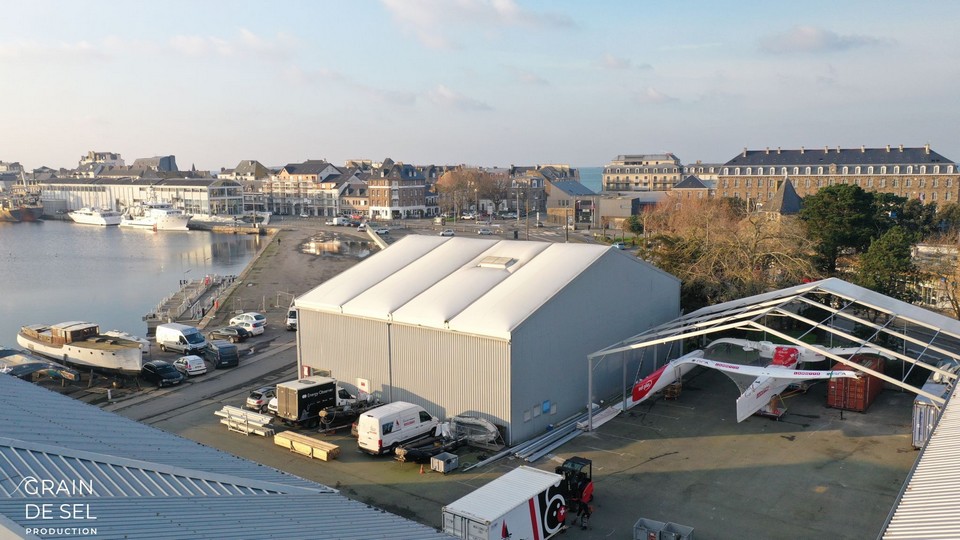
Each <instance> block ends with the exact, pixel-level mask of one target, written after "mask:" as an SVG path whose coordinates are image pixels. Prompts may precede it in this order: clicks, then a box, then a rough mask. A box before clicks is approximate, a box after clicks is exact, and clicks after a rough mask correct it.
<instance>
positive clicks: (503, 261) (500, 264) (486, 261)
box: [477, 256, 517, 270]
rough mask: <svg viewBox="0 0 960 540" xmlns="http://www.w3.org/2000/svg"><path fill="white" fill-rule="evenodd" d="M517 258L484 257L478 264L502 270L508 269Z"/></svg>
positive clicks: (482, 266)
mask: <svg viewBox="0 0 960 540" xmlns="http://www.w3.org/2000/svg"><path fill="white" fill-rule="evenodd" d="M516 262H517V260H516V259H513V258H510V257H492V256H491V257H484V258H482V259H480V262H479V263H477V266H479V267H480V268H499V269H500V270H506V269H507V268H509V267H510V266H512V265H513V264H514V263H516Z"/></svg>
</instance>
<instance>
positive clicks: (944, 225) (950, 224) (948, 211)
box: [936, 202, 960, 236]
mask: <svg viewBox="0 0 960 540" xmlns="http://www.w3.org/2000/svg"><path fill="white" fill-rule="evenodd" d="M936 222H937V226H938V228H939V229H940V231H942V232H943V233H945V234H949V235H950V236H955V235H956V234H957V233H958V231H960V204H957V203H955V202H952V203H947V204H945V205H943V206H942V207H940V208H939V209H938V210H937V217H936Z"/></svg>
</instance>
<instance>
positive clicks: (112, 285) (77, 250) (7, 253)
mask: <svg viewBox="0 0 960 540" xmlns="http://www.w3.org/2000/svg"><path fill="white" fill-rule="evenodd" d="M0 238H2V239H3V242H2V255H3V256H2V257H0V276H2V278H0V287H2V289H0V290H2V291H3V301H2V302H0V346H3V345H6V346H12V345H14V344H15V343H16V336H17V334H18V333H19V331H20V327H21V326H23V325H27V324H35V323H39V322H45V321H48V322H57V321H74V320H88V321H96V322H97V323H99V325H100V327H101V328H103V329H110V330H118V331H123V332H127V333H130V334H132V335H135V336H145V335H146V333H147V323H146V322H145V321H144V316H145V315H146V314H147V313H151V312H154V311H155V310H156V307H157V303H158V301H159V300H161V299H164V298H167V297H170V296H171V295H173V293H175V292H176V291H178V290H179V289H180V288H181V287H180V284H181V282H183V281H189V282H195V281H198V280H204V279H205V278H206V276H208V275H209V276H232V275H238V274H240V273H241V272H242V271H243V269H244V268H245V267H246V265H247V263H249V262H250V260H251V259H252V258H253V256H254V254H255V253H256V252H257V250H258V249H259V248H260V247H261V246H262V245H263V244H264V242H265V241H266V240H265V238H264V237H262V236H258V235H239V234H222V233H214V232H208V231H189V232H184V233H177V234H162V233H154V232H152V231H149V230H140V229H131V228H122V227H79V226H77V225H76V224H74V223H72V222H70V221H59V220H50V221H44V222H42V223H0Z"/></svg>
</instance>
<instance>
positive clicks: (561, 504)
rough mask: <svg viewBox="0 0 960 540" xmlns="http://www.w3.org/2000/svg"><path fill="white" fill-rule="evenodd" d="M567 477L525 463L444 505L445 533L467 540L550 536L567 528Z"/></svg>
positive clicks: (544, 537)
mask: <svg viewBox="0 0 960 540" xmlns="http://www.w3.org/2000/svg"><path fill="white" fill-rule="evenodd" d="M562 480H563V476H561V475H559V474H555V473H551V472H548V471H542V470H540V469H535V468H533V467H527V466H521V467H517V468H516V469H514V470H512V471H510V472H508V473H507V474H505V475H503V476H501V477H500V478H497V479H496V480H494V481H492V482H490V483H489V484H487V485H485V486H483V487H481V488H479V489H477V490H475V491H473V492H471V493H469V494H467V495H465V496H464V497H462V498H460V499H458V500H456V501H454V502H452V503H450V504H448V505H446V506H444V507H443V532H445V533H447V534H450V535H453V536H455V537H457V538H462V539H464V540H500V539H502V538H543V539H546V538H550V537H552V536H554V535H555V534H557V533H559V532H561V531H563V530H564V521H565V520H566V512H567V501H566V499H565V498H564V496H563V493H562V490H561V486H560V484H561V482H562Z"/></svg>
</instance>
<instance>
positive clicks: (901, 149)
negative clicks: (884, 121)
mask: <svg viewBox="0 0 960 540" xmlns="http://www.w3.org/2000/svg"><path fill="white" fill-rule="evenodd" d="M900 151H901V152H903V145H902V144H901V145H900Z"/></svg>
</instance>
